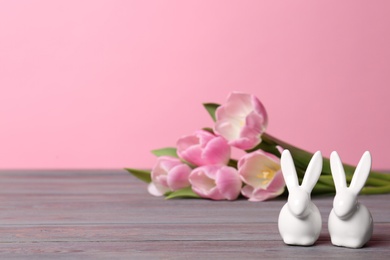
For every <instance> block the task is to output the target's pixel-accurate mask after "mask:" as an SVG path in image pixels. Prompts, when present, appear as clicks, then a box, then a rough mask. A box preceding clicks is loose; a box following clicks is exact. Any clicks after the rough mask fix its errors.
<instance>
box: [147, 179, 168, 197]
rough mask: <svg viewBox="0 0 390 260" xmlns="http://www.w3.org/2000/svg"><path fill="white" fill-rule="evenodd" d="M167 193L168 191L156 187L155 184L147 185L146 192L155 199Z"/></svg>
mask: <svg viewBox="0 0 390 260" xmlns="http://www.w3.org/2000/svg"><path fill="white" fill-rule="evenodd" d="M167 191H169V190H168V189H167V188H164V187H162V186H159V187H157V186H156V183H153V182H151V183H149V185H148V192H149V193H150V194H151V195H153V196H156V197H160V196H163V195H164V194H165V193H166V192H167Z"/></svg>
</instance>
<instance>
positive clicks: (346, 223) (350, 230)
mask: <svg viewBox="0 0 390 260" xmlns="http://www.w3.org/2000/svg"><path fill="white" fill-rule="evenodd" d="M330 167H331V170H332V176H333V181H334V185H335V187H336V196H335V198H334V201H333V209H332V211H331V212H330V215H329V221H328V229H329V233H330V237H331V240H332V244H333V245H335V246H344V247H350V248H359V247H362V246H363V245H364V244H365V243H367V241H368V240H370V238H371V235H372V231H373V220H372V216H371V213H370V211H369V210H368V209H367V208H366V207H365V206H364V205H362V204H360V203H359V202H358V201H357V196H358V194H359V192H360V191H361V189H362V188H363V187H364V184H365V183H366V180H367V178H368V175H369V173H370V169H371V155H370V153H369V152H368V151H367V152H365V153H364V154H363V156H362V158H361V159H360V162H359V164H358V166H357V167H356V170H355V173H354V174H353V178H352V181H351V184H350V185H349V187H347V183H346V178H345V172H344V168H343V164H342V163H341V160H340V157H339V155H338V154H337V152H332V154H331V155H330Z"/></svg>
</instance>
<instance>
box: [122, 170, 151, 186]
mask: <svg viewBox="0 0 390 260" xmlns="http://www.w3.org/2000/svg"><path fill="white" fill-rule="evenodd" d="M125 170H126V171H128V172H129V173H131V174H132V175H133V176H134V177H136V178H138V179H140V180H141V181H143V182H146V183H150V182H151V181H152V178H151V176H150V171H149V170H139V169H134V168H125Z"/></svg>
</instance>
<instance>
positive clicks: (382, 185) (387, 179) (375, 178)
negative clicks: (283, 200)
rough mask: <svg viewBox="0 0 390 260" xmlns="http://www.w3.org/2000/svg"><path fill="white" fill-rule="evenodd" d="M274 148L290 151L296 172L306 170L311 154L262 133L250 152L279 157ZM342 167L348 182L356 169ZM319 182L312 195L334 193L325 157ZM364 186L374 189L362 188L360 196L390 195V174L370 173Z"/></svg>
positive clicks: (328, 163) (328, 162)
mask: <svg viewBox="0 0 390 260" xmlns="http://www.w3.org/2000/svg"><path fill="white" fill-rule="evenodd" d="M276 146H280V147H282V148H283V149H288V150H290V152H291V154H292V157H293V160H294V163H295V166H296V168H297V170H298V169H301V170H303V171H305V170H306V168H307V166H308V165H309V162H310V160H311V157H312V156H313V154H312V153H310V152H308V151H305V150H303V149H300V148H298V147H296V146H294V145H291V144H289V143H286V142H284V141H282V140H279V139H277V138H276V137H273V136H272V135H270V134H267V133H264V134H263V135H262V142H261V143H260V144H259V145H258V146H257V147H255V148H254V149H252V150H257V149H262V150H264V151H267V152H270V153H272V154H274V155H276V156H278V157H280V153H279V151H278V152H276V151H275V150H278V149H277V148H276ZM271 147H272V148H271ZM343 165H344V171H345V175H346V179H347V181H348V182H350V181H351V179H352V176H353V174H354V172H355V169H356V167H355V166H352V165H349V164H343ZM320 182H321V183H317V185H316V187H318V188H317V189H313V192H314V193H316V191H318V192H319V193H323V192H324V191H329V192H331V191H332V189H333V192H334V184H333V179H332V178H331V170H330V160H329V158H326V157H324V158H323V166H322V175H321V177H320ZM322 185H324V186H322ZM366 186H375V187H365V188H363V190H362V194H382V193H390V174H387V173H383V172H379V171H371V172H370V175H369V177H368V179H367V182H366Z"/></svg>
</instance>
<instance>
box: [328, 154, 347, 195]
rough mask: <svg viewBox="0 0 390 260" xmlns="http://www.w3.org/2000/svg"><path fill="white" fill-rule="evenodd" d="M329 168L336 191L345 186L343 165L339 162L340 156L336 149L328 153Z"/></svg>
mask: <svg viewBox="0 0 390 260" xmlns="http://www.w3.org/2000/svg"><path fill="white" fill-rule="evenodd" d="M330 169H331V171H332V176H333V182H334V186H335V187H336V191H339V190H342V189H345V188H347V182H346V179H345V172H344V166H343V164H342V162H341V159H340V156H339V155H338V153H337V152H336V151H333V152H332V153H331V155H330Z"/></svg>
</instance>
